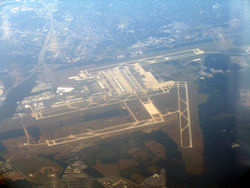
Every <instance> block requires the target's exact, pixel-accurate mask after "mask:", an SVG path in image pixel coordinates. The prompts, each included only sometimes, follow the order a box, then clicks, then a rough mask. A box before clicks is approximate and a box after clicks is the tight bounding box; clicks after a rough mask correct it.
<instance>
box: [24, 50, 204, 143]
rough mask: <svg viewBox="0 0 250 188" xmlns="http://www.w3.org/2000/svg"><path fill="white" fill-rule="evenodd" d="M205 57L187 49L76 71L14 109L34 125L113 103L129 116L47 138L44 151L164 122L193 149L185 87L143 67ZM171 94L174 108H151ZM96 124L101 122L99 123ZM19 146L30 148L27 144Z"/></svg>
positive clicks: (39, 89) (40, 86)
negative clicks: (174, 125)
mask: <svg viewBox="0 0 250 188" xmlns="http://www.w3.org/2000/svg"><path fill="white" fill-rule="evenodd" d="M204 53H205V52H204V51H203V50H200V49H191V50H185V51H180V52H173V53H168V54H165V55H162V56H154V57H148V58H144V59H139V60H133V61H129V62H122V63H119V64H115V65H114V64H113V65H106V66H103V67H98V68H90V69H85V70H79V72H78V73H75V74H73V75H70V76H69V77H67V80H68V84H65V85H63V84H62V85H58V86H57V87H56V88H55V89H53V87H52V84H50V83H44V82H41V83H39V84H38V85H37V86H36V87H35V88H34V89H33V90H34V91H33V92H34V93H37V92H38V93H39V95H33V96H30V97H29V98H26V99H24V100H23V101H22V102H21V104H20V105H19V108H22V109H25V110H26V112H27V113H29V114H30V116H31V117H32V118H35V119H36V120H37V121H39V120H45V119H49V118H55V117H61V116H65V115H67V114H69V115H70V114H73V113H76V112H82V113H83V114H84V113H86V114H88V112H89V111H94V112H95V111H98V109H99V110H100V109H105V108H108V107H109V108H112V106H114V105H117V106H119V108H121V109H122V110H124V111H126V112H128V114H129V117H130V120H127V121H121V122H120V123H118V124H117V123H116V124H112V123H111V124H110V125H108V126H104V125H103V126H100V127H101V128H96V127H95V126H93V127H88V128H86V129H84V130H82V131H80V132H77V134H76V133H70V134H69V133H68V135H62V136H59V137H55V138H52V137H47V139H46V140H45V143H46V145H47V146H49V147H51V146H56V145H61V144H66V143H71V142H74V141H79V140H89V139H93V138H98V137H102V136H108V135H112V134H121V133H124V132H128V131H132V130H138V129H143V128H145V127H152V126H155V125H157V124H158V125H159V124H164V123H165V124H167V122H169V121H173V120H174V121H177V122H178V123H179V134H180V146H181V147H182V148H192V128H191V117H190V109H189V96H188V83H187V82H186V81H174V80H168V81H163V82H162V81H158V80H157V78H156V77H155V75H153V74H152V73H151V72H150V69H149V70H147V69H148V68H147V69H145V68H144V67H145V65H147V66H150V65H151V64H155V63H163V62H167V61H169V60H174V59H182V58H187V57H194V56H198V55H202V54H204ZM170 92H172V93H175V94H174V95H175V98H176V99H175V100H176V104H175V105H176V107H175V110H172V111H164V110H159V105H158V106H157V105H156V104H155V100H156V99H157V97H158V96H165V98H166V100H168V99H167V98H168V95H169V93H170ZM134 106H137V107H134ZM164 108H165V107H164ZM166 108H167V106H166ZM104 111H105V110H104ZM138 113H140V115H138ZM110 121H112V120H110ZM99 124H101V123H100V122H99ZM83 127H84V125H83ZM24 132H25V134H26V137H27V140H28V138H29V133H28V131H27V130H24ZM24 145H25V146H27V145H32V144H31V143H29V142H27V143H25V144H24ZM33 145H34V144H33Z"/></svg>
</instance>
